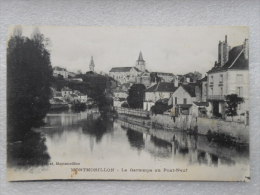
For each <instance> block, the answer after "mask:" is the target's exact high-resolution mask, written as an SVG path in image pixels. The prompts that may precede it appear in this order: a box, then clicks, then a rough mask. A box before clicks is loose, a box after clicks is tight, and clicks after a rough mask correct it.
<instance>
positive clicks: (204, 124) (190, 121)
mask: <svg viewBox="0 0 260 195" xmlns="http://www.w3.org/2000/svg"><path fill="white" fill-rule="evenodd" d="M151 122H152V123H154V124H159V125H161V126H162V128H165V129H175V130H176V129H180V130H193V129H194V127H195V126H198V133H199V134H201V135H206V134H207V133H208V131H209V130H210V131H211V132H217V133H225V134H227V135H231V136H232V137H235V138H236V139H237V141H238V142H240V143H249V126H248V125H245V124H244V123H237V122H231V121H224V120H218V119H209V118H200V117H192V116H191V115H181V116H179V117H176V118H175V122H174V119H173V118H172V117H170V116H169V115H161V114H157V115H153V116H151Z"/></svg>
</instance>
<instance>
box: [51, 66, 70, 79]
mask: <svg viewBox="0 0 260 195" xmlns="http://www.w3.org/2000/svg"><path fill="white" fill-rule="evenodd" d="M53 76H54V77H59V76H62V77H63V78H64V79H67V78H68V76H69V72H68V71H67V70H66V69H65V68H61V67H58V66H55V67H54V68H53Z"/></svg>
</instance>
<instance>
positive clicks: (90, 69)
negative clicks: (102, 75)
mask: <svg viewBox="0 0 260 195" xmlns="http://www.w3.org/2000/svg"><path fill="white" fill-rule="evenodd" d="M94 68H95V64H94V60H93V56H91V61H90V64H89V71H92V72H94Z"/></svg>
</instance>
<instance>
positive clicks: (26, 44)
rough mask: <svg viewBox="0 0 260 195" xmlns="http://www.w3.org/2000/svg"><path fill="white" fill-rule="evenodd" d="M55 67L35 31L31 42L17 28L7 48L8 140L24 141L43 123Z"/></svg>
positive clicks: (38, 33) (41, 37)
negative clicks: (33, 128) (53, 67)
mask: <svg viewBox="0 0 260 195" xmlns="http://www.w3.org/2000/svg"><path fill="white" fill-rule="evenodd" d="M51 79H52V67H51V62H50V53H49V51H48V50H47V49H46V43H45V38H44V36H43V34H41V33H40V32H39V31H35V32H34V33H33V34H32V37H31V38H30V39H29V38H27V37H24V36H22V30H21V29H15V30H14V34H13V35H12V36H11V37H10V39H9V41H8V48H7V126H8V131H7V135H8V140H21V139H23V137H24V136H25V134H26V133H28V131H30V130H31V128H32V127H39V126H40V125H42V124H43V121H42V119H43V118H44V117H45V115H46V113H47V111H48V110H49V108H50V104H49V98H50V96H51V90H50V84H51Z"/></svg>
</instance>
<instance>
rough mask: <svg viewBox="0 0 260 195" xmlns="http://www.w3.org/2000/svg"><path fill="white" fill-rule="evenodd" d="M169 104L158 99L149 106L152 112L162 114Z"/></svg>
mask: <svg viewBox="0 0 260 195" xmlns="http://www.w3.org/2000/svg"><path fill="white" fill-rule="evenodd" d="M169 109H170V106H169V105H168V102H164V101H160V100H158V101H157V102H155V104H154V105H153V106H152V107H151V111H152V113H154V114H163V113H164V112H165V111H167V110H169Z"/></svg>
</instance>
